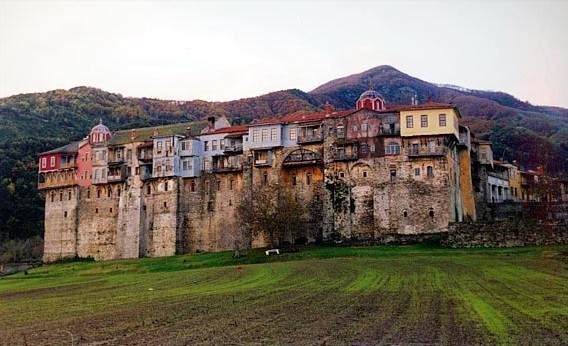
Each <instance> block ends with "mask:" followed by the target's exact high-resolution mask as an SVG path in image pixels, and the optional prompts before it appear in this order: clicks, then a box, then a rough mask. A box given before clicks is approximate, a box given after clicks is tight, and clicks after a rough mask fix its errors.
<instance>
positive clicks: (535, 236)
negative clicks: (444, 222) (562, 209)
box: [442, 220, 568, 248]
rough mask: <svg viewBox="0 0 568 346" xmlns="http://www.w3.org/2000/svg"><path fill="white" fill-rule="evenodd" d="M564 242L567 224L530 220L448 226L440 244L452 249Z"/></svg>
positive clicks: (567, 231)
mask: <svg viewBox="0 0 568 346" xmlns="http://www.w3.org/2000/svg"><path fill="white" fill-rule="evenodd" d="M556 244H568V223H567V222H562V221H557V222H549V223H540V222H538V221H534V220H515V221H499V222H487V223H481V222H477V223H461V224H453V225H451V226H450V231H449V232H448V233H447V235H446V237H445V238H444V239H443V241H442V245H444V246H447V247H452V248H464V247H465V248H469V247H515V246H528V245H556Z"/></svg>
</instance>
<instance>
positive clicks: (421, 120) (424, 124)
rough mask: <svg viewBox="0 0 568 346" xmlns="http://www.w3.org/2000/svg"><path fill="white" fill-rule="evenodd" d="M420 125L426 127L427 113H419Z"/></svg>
mask: <svg viewBox="0 0 568 346" xmlns="http://www.w3.org/2000/svg"><path fill="white" fill-rule="evenodd" d="M420 126H421V127H428V116H427V115H421V116H420Z"/></svg>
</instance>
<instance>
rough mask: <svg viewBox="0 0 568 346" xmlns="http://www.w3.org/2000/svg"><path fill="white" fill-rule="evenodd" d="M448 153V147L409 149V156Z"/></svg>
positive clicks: (442, 154) (443, 154)
mask: <svg viewBox="0 0 568 346" xmlns="http://www.w3.org/2000/svg"><path fill="white" fill-rule="evenodd" d="M447 153H448V148H446V147H435V148H418V149H415V148H410V149H408V157H426V156H445V155H446V154H447Z"/></svg>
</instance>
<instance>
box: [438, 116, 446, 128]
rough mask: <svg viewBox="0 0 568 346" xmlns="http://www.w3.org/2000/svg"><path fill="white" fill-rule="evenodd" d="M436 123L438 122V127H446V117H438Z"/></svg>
mask: <svg viewBox="0 0 568 346" xmlns="http://www.w3.org/2000/svg"><path fill="white" fill-rule="evenodd" d="M438 121H439V124H440V127H444V126H446V115H445V114H440V115H438Z"/></svg>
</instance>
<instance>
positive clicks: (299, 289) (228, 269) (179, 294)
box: [0, 246, 568, 345]
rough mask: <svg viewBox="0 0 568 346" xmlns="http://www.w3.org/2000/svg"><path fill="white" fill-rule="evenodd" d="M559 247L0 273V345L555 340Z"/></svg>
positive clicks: (258, 256) (565, 273)
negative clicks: (1, 275) (2, 274)
mask: <svg viewBox="0 0 568 346" xmlns="http://www.w3.org/2000/svg"><path fill="white" fill-rule="evenodd" d="M567 256H568V246H563V247H562V246H560V247H532V248H515V249H468V250H451V249H439V248H430V247H427V246H407V247H371V248H327V247H326V248H320V247H304V248H301V249H300V252H298V253H286V254H283V255H280V256H270V257H267V256H265V255H264V254H263V253H262V251H261V250H254V251H250V252H249V253H248V254H247V255H246V256H244V257H242V258H240V259H238V260H235V259H233V258H232V253H231V252H223V253H202V254H196V255H187V256H177V257H169V258H154V259H140V260H128V261H113V262H97V263H95V262H75V263H65V264H58V265H46V266H43V267H41V268H37V269H34V270H31V271H30V272H29V274H28V275H27V276H26V275H24V274H23V273H20V274H17V275H13V276H9V277H4V278H2V279H0V345H61V344H65V345H70V344H71V341H72V340H73V343H74V344H75V345H77V344H93V345H94V344H96V345H107V344H112V345H125V344H140V345H184V344H191V345H198V344H211V345H219V344H232V345H234V344H237V345H240V344H246V345H249V344H258V345H265V344H301V345H321V344H324V343H325V344H327V345H345V344H363V345H375V344H386V345H391V344H396V345H399V344H403V345H407V344H415V345H439V344H442V345H464V344H466V345H480V344H486V345H497V344H503V345H567V344H568V260H567Z"/></svg>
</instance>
